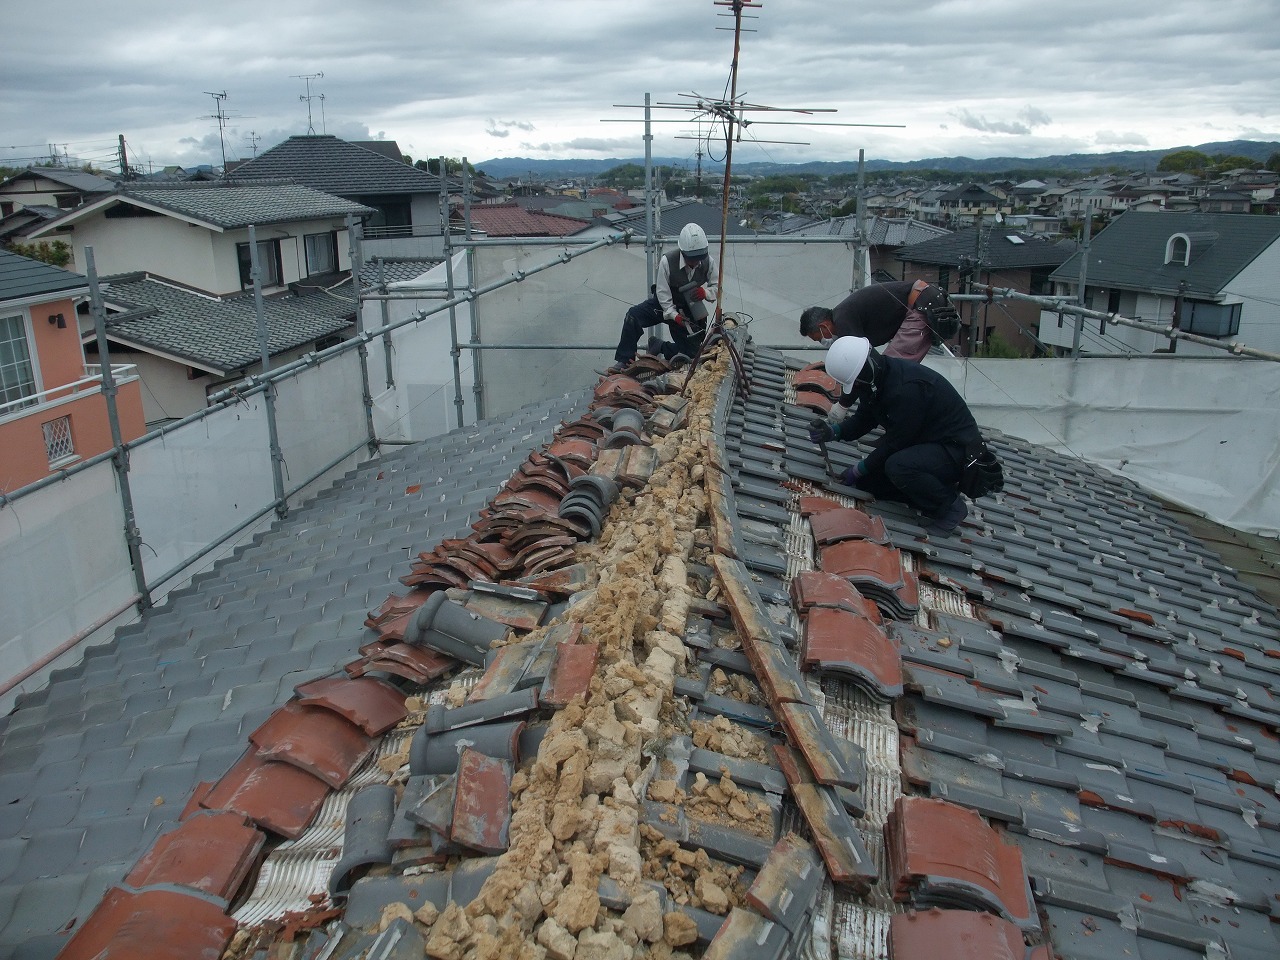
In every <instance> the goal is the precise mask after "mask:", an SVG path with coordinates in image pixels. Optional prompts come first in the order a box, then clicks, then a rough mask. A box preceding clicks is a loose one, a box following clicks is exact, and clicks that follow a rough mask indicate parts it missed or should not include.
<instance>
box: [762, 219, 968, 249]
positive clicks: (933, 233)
mask: <svg viewBox="0 0 1280 960" xmlns="http://www.w3.org/2000/svg"><path fill="white" fill-rule="evenodd" d="M783 232H784V233H794V234H799V235H801V236H820V237H826V236H831V237H853V236H857V232H858V219H857V217H854V216H848V217H833V218H832V219H830V220H826V221H823V222H821V223H816V224H812V225H808V226H801V227H799V228H797V229H794V230H784V231H783ZM950 232H951V231H950V230H947V229H945V228H944V227H935V226H933V225H932V224H928V223H924V222H922V221H920V220H916V219H914V218H911V217H905V218H904V217H880V216H876V217H870V218H868V220H867V235H868V237H869V238H870V240H871V243H872V245H873V246H889V247H902V246H907V245H910V244H915V243H923V242H924V241H926V240H932V239H933V238H935V237H945V236H947V235H948V234H949V233H950Z"/></svg>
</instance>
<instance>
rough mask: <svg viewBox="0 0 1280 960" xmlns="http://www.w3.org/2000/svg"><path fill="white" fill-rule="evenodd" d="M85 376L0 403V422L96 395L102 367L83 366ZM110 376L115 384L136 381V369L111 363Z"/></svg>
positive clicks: (131, 365) (122, 364) (99, 388)
mask: <svg viewBox="0 0 1280 960" xmlns="http://www.w3.org/2000/svg"><path fill="white" fill-rule="evenodd" d="M84 373H85V375H84V376H83V377H82V378H81V379H79V380H76V381H73V382H72V383H64V384H61V385H60V386H56V387H50V388H49V389H48V390H41V391H40V392H39V393H33V394H31V395H30V396H26V397H23V398H22V399H21V400H10V401H9V402H8V403H0V421H3V420H6V419H8V418H9V417H13V416H15V415H18V414H26V413H29V412H30V411H32V410H35V409H37V408H40V407H51V406H54V405H56V404H59V403H64V402H66V401H68V400H74V399H76V398H77V397H82V396H85V395H86V394H90V393H97V392H98V391H99V390H101V389H102V365H101V364H98V363H88V364H85V368H84ZM111 374H112V376H113V377H114V378H115V381H116V383H124V382H126V381H129V380H136V379H138V367H137V365H136V364H132V363H113V364H112V365H111Z"/></svg>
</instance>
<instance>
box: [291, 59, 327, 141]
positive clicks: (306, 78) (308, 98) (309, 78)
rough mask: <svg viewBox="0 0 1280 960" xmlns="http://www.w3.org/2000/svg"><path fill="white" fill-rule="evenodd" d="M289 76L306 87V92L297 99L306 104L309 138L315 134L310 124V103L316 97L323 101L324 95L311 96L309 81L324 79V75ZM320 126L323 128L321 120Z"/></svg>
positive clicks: (314, 129)
mask: <svg viewBox="0 0 1280 960" xmlns="http://www.w3.org/2000/svg"><path fill="white" fill-rule="evenodd" d="M290 76H292V77H293V79H294V80H302V81H304V82H305V83H306V85H307V92H306V93H304V94H299V96H298V99H299V100H305V101H306V103H307V134H308V135H309V136H313V135H314V134H315V132H316V128H315V124H313V123H312V122H311V101H312V100H314V99H316V97H319V98H320V100H321V101H323V100H324V94H315V95H314V96H313V95H312V93H311V81H312V80H322V79H323V78H324V74H323V73H294V74H290ZM322 107H323V104H322ZM320 126H321V127H323V126H324V121H323V120H321V121H320Z"/></svg>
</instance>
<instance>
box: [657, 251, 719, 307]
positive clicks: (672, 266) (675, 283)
mask: <svg viewBox="0 0 1280 960" xmlns="http://www.w3.org/2000/svg"><path fill="white" fill-rule="evenodd" d="M664 256H666V258H667V261H668V262H667V276H668V277H670V278H671V284H670V288H671V302H672V303H674V304H675V305H676V309H677V310H679V311H680V313H681V314H683V315H684V316H686V317H690V316H692V315H693V314H694V312H695V311H694V310H693V304H692V303H691V301H690V300H689V298H688V297H686V296H685V295H684V294H683V293H681V292H680V287H681V286H683V285H684V284H686V283H690V282H692V283H694V284H696V285H697V286H699V287H704V286H706V284H707V279H708V278H709V277H710V276H711V274H710V272H709V271H708V269H707V263H708V262H709V261H710V257H703V258H702V262H701V263H699V264H698V265H697V267H695V268H694V269H693V270H692V271H691V276H689V278H688V279H685V271H684V270H682V269H681V268H680V251H679V250H672V251H671V252H670V253H668V254H664Z"/></svg>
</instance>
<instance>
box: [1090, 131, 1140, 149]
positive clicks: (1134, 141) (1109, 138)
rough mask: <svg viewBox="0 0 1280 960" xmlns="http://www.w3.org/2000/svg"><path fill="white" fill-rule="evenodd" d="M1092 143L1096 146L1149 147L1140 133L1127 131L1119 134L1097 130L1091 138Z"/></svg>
mask: <svg viewBox="0 0 1280 960" xmlns="http://www.w3.org/2000/svg"><path fill="white" fill-rule="evenodd" d="M1093 142H1094V143H1096V144H1098V146H1100V147H1101V146H1135V147H1145V146H1148V145H1149V142H1148V140H1147V138H1146V137H1144V136H1143V135H1142V134H1140V133H1134V132H1132V131H1127V132H1124V133H1119V132H1117V131H1115V130H1099V131H1098V132H1097V133H1096V134H1095V135H1094V138H1093Z"/></svg>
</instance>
